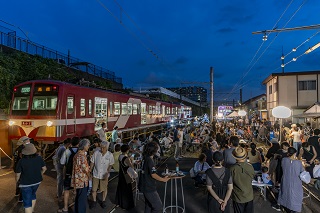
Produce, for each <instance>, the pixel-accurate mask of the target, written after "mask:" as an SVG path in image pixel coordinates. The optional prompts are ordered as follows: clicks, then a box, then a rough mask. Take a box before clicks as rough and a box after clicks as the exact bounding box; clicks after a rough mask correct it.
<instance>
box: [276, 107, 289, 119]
mask: <svg viewBox="0 0 320 213" xmlns="http://www.w3.org/2000/svg"><path fill="white" fill-rule="evenodd" d="M272 116H273V117H276V118H289V117H290V116H291V109H289V108H288V107H285V106H277V107H275V108H273V109H272Z"/></svg>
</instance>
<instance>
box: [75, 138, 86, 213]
mask: <svg viewBox="0 0 320 213" xmlns="http://www.w3.org/2000/svg"><path fill="white" fill-rule="evenodd" d="M89 147H90V141H89V140H88V139H81V140H80V142H79V148H78V152H77V154H75V156H74V158H73V168H72V170H73V171H72V178H71V186H72V187H73V188H75V189H76V198H75V204H74V210H75V213H85V212H86V211H87V192H88V186H89V178H90V167H89V164H88V161H87V156H86V153H87V152H88V150H89Z"/></svg>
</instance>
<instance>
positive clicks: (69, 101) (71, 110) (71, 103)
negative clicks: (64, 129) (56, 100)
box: [67, 96, 74, 114]
mask: <svg viewBox="0 0 320 213" xmlns="http://www.w3.org/2000/svg"><path fill="white" fill-rule="evenodd" d="M67 107H68V110H67V111H68V114H72V113H73V112H74V108H73V107H74V104H73V97H71V96H69V97H68V101H67Z"/></svg>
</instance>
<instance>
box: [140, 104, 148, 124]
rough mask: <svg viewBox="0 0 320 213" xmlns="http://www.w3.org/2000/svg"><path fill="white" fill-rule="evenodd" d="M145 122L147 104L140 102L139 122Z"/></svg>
mask: <svg viewBox="0 0 320 213" xmlns="http://www.w3.org/2000/svg"><path fill="white" fill-rule="evenodd" d="M146 123H147V105H146V103H141V124H146Z"/></svg>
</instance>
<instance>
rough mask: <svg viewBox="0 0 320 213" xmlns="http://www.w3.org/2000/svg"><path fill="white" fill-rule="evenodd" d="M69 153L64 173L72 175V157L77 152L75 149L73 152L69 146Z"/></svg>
mask: <svg viewBox="0 0 320 213" xmlns="http://www.w3.org/2000/svg"><path fill="white" fill-rule="evenodd" d="M69 150H70V152H71V155H70V156H69V159H68V162H67V164H66V175H72V169H73V157H74V156H75V155H76V154H77V151H76V152H74V151H73V149H72V147H70V148H69Z"/></svg>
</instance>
